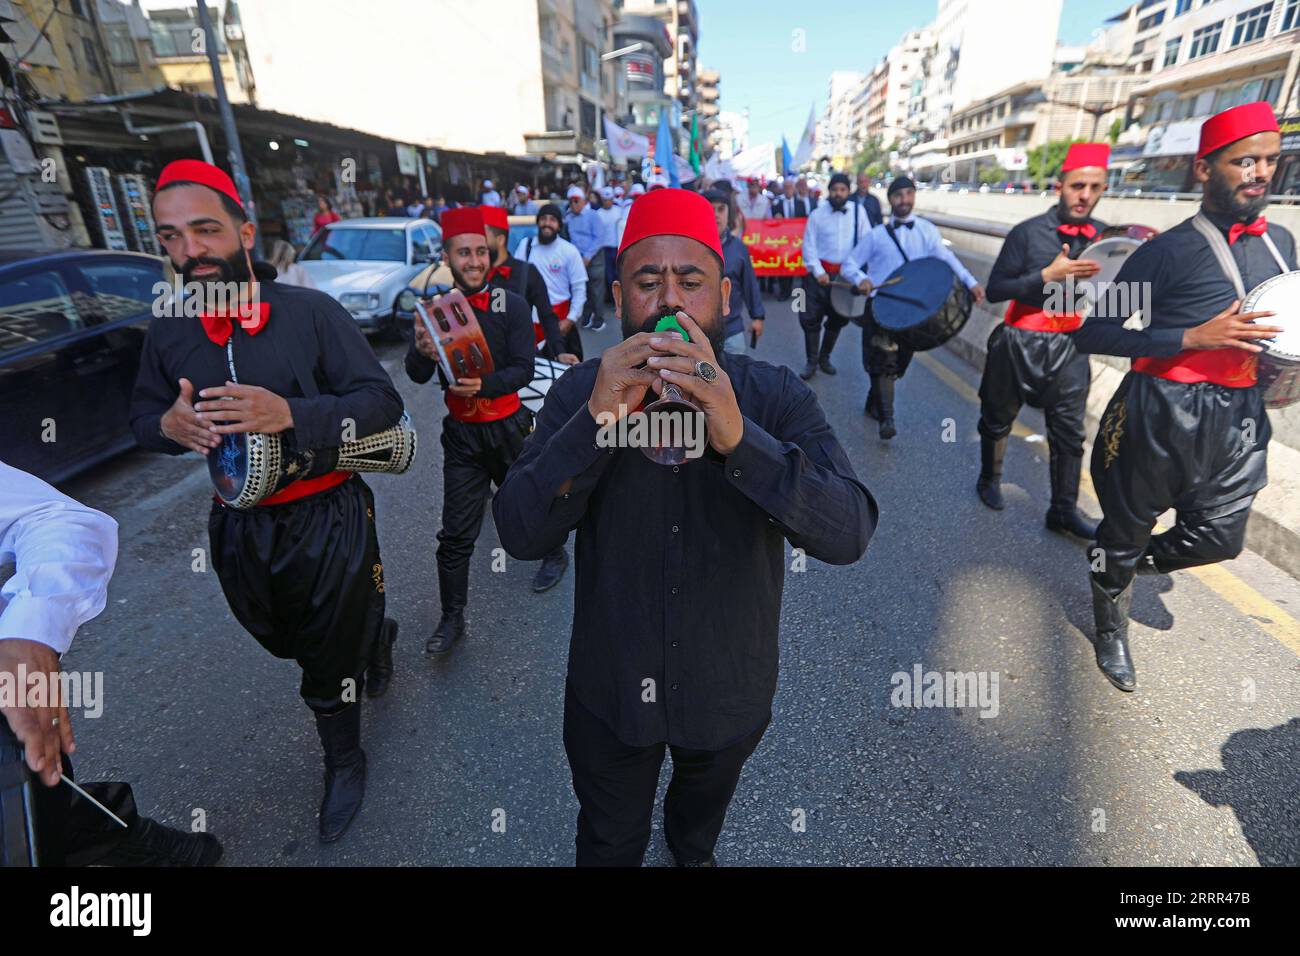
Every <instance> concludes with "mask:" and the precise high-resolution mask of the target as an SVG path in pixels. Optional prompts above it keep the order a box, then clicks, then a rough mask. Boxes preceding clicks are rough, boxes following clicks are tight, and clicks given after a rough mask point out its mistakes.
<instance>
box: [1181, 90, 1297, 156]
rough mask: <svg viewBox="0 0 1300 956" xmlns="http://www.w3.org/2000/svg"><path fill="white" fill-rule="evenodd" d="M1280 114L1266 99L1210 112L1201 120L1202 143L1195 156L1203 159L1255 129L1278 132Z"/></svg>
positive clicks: (1250, 133)
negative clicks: (1217, 111)
mask: <svg viewBox="0 0 1300 956" xmlns="http://www.w3.org/2000/svg"><path fill="white" fill-rule="evenodd" d="M1277 132H1280V131H1279V130H1278V128H1277V117H1276V116H1274V115H1273V107H1271V106H1269V105H1268V104H1267V103H1265V102H1259V103H1243V104H1242V105H1241V106H1234V107H1233V108H1232V109H1230V110H1224V111H1223V112H1222V113H1219V114H1218V115H1216V116H1211V117H1210V118H1209V119H1207V120H1206V121H1205V122H1204V123H1202V124H1201V145H1200V147H1199V148H1197V150H1196V158H1197V159H1204V158H1205V157H1206V156H1208V155H1209V154H1210V153H1212V152H1214V151H1215V150H1216V149H1220V148H1222V147H1224V146H1227V145H1228V144H1229V143H1235V142H1236V141H1237V140H1239V139H1245V138H1246V137H1247V136H1254V135H1255V134H1256V133H1277Z"/></svg>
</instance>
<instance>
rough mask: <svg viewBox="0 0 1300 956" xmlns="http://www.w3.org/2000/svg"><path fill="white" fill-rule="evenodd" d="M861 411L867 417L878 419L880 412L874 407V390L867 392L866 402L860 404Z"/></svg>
mask: <svg viewBox="0 0 1300 956" xmlns="http://www.w3.org/2000/svg"><path fill="white" fill-rule="evenodd" d="M862 413H863V414H864V415H866V416H867V417H868V418H874V419H875V420H876V421H880V412H879V411H878V410H877V409H876V393H875V392H868V393H867V404H866V405H864V406H862Z"/></svg>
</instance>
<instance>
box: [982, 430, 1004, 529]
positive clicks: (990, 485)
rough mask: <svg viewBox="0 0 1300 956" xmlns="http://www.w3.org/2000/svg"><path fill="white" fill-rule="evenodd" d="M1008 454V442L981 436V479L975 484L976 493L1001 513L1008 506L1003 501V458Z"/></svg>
mask: <svg viewBox="0 0 1300 956" xmlns="http://www.w3.org/2000/svg"><path fill="white" fill-rule="evenodd" d="M1006 453H1007V440H1006V439H1005V438H1000V439H998V440H997V441H994V440H993V439H991V438H985V437H984V436H983V435H981V436H980V477H979V481H977V482H975V491H976V493H977V494H978V495H979V496H980V501H982V502H984V504H986V505H987V506H988V507H990V508H992V509H993V510H994V511H1001V510H1002V509H1003V508H1005V507H1006V506H1007V503H1006V502H1005V501H1003V500H1002V456H1003V455H1005V454H1006Z"/></svg>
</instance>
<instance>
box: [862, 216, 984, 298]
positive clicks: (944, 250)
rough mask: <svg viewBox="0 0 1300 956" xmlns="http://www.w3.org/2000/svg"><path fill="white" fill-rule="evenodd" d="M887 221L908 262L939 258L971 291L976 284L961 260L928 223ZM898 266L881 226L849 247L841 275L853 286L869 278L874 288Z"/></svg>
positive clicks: (913, 219) (916, 218)
mask: <svg viewBox="0 0 1300 956" xmlns="http://www.w3.org/2000/svg"><path fill="white" fill-rule="evenodd" d="M889 222H890V223H892V224H893V225H894V235H895V236H897V237H898V243H899V245H901V246H902V247H903V252H906V253H907V258H908V259H909V260H910V259H925V258H934V259H942V260H943V261H944V262H946V263H947V264H948V265H949V266H950V267H951V268H952V271H953V272H955V273H957V278H959V279H961V281H962V283H963V284H964V285H965V286H966V288H968V289H973V288H974V287H975V286H976V285H978V284H979V281H978V280H977V279H976V278H975V277H974V276H973V275H971V273H970V270H969V269H967V268H966V267H965V266H964V265H962V261H961V260H960V259H958V258H957V256H956V255H955V254H954V253H953V251H952V250H951V249H949V248H948V247H947V246H946V245H944V242H943V236H941V235H940V234H939V229H938V228H937V227H936V226H935V224H934V223H932V222H930V220H928V219H922V218H921V217H920V216H911V217H909V218H908V219H905V220H898V219H893V218H891V219H890V220H889ZM908 222H910V223H912V228H910V229H909V228H907V226H906V225H904V223H908ZM902 264H903V257H902V256H901V255H900V254H899V252H898V246H895V245H894V240H892V239H890V238H889V231H888V229H886V228H885V224H884V223H882V224H881V225H879V226H876V227H875V228H874V229H872V230H871V231H870V232H868V233H867V234H866V235H865V236H864V237H863V238H862V241H861V242H859V243H858V244H857V245H856V246H854V247H853V250H852V252H850V253H849V256H848V259H847V260H846V261H845V263H844V269H843V271H842V272H841V275H842V276H843V278H844V279H845V280H847V281H849V282H852V283H853V284H854V285H857V284H858V283H859V282H861V281H862V280H863V279H870V280H871V281H872V283H873V284H874V285H880V283H882V282H884V281H885V280H886V279H888V278H889V276H890V274H891V273H892V272H893V271H894V270H895V269H897V268H898V267H899V266H901V265H902ZM871 294H872V295H873V296H874V295H875V294H876V290H875V289H872V290H871Z"/></svg>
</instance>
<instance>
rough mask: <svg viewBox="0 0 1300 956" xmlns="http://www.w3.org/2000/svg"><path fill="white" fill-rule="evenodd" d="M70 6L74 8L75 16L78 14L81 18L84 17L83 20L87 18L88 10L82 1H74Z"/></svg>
mask: <svg viewBox="0 0 1300 956" xmlns="http://www.w3.org/2000/svg"><path fill="white" fill-rule="evenodd" d="M70 6H71V7H72V12H73V13H74V14H76V15H77V16H79V17H82V18H83V19H84V18H85V16H86V8H85V7H84V6H82V0H72V3H71V4H70Z"/></svg>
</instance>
